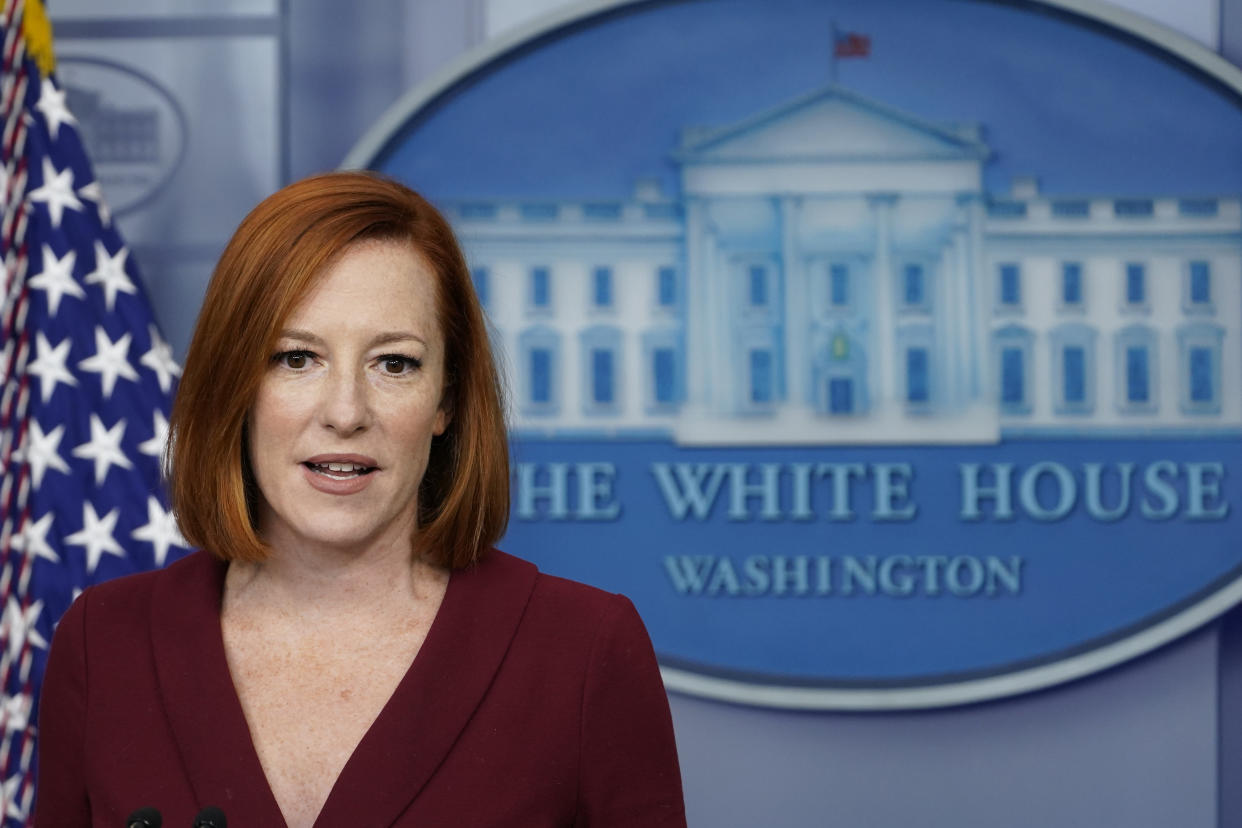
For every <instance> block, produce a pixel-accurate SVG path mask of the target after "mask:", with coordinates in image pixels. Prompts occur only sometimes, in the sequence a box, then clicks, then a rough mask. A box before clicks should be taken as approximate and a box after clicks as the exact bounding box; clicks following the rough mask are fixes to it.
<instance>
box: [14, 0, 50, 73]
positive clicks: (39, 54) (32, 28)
mask: <svg viewBox="0 0 1242 828" xmlns="http://www.w3.org/2000/svg"><path fill="white" fill-rule="evenodd" d="M22 35H23V36H24V37H25V38H26V53H27V54H29V55H30V56H31V57H32V58H34V62H35V63H36V64H37V65H38V67H39V71H40V72H41V73H42V74H43V76H44V77H47V76H48V75H50V74H52V72H53V71H54V70H55V69H56V56H55V55H54V54H53V53H52V23H51V21H49V20H48V19H47V10H46V9H44V8H43V3H42V2H41V0H26V9H25V12H24V13H23V14H22Z"/></svg>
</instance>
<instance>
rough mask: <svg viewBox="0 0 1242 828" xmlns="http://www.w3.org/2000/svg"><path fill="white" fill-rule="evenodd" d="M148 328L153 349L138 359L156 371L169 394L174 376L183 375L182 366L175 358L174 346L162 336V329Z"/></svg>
mask: <svg viewBox="0 0 1242 828" xmlns="http://www.w3.org/2000/svg"><path fill="white" fill-rule="evenodd" d="M147 330H148V331H149V332H150V334H151V350H149V351H147V352H146V353H145V354H143V355H142V358H141V359H139V360H138V361H139V362H141V363H142V364H143V365H145V366H147V367H148V368H150V369H151V370H152V371H154V372H155V378H156V379H157V380H159V383H160V390H161V391H163V392H164V393H165V394H167V393H168V392H169V391H170V390H171V389H172V378H173V377H179V376H181V366H180V365H178V364H177V361H176V360H175V359H173V355H172V346H171V345H169V344H168V343H167V342H165V341H164V338H163V337H162V336H160V329H159V328H157V327H155V326H154V325H148V326H147Z"/></svg>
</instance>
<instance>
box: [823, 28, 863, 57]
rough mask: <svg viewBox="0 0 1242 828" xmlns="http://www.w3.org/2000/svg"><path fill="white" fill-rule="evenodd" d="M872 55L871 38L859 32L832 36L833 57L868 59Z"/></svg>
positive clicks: (838, 33) (837, 33)
mask: <svg viewBox="0 0 1242 828" xmlns="http://www.w3.org/2000/svg"><path fill="white" fill-rule="evenodd" d="M870 54H871V37H870V36H869V35H865V34H859V33H858V32H837V31H835V30H834V31H833V35H832V55H833V57H839V58H852V57H867V56H868V55H870Z"/></svg>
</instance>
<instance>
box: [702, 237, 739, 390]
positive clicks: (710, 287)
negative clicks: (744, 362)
mask: <svg viewBox="0 0 1242 828" xmlns="http://www.w3.org/2000/svg"><path fill="white" fill-rule="evenodd" d="M703 259H704V262H705V265H706V271H707V274H708V279H707V282H708V284H707V313H706V315H707V317H708V318H709V319H710V320H711V321H710V323H709V325H710V327H709V329H708V335H709V340H708V346H707V363H708V366H709V367H708V370H709V371H710V374H709V377H710V379H709V383H710V386H711V392H710V405H709V410H710V411H711V413H713V414H717V415H727V414H731V413H732V409H733V407H734V405H735V404H736V403H735V401H736V399H737V382H738V379H737V371H736V366H735V365H734V362H733V360H734V355H735V344H734V342H733V340H732V337H731V336H730V331H731V325H730V314H731V307H730V301H729V294H730V290H729V288H730V285H731V282H732V279H731V278H730V277H731V275H732V274H731V273H730V272H729V263H728V261H727V260H726V259H725V257H724V256H722V255H721V251H720V231H719V229H718V228H717V227H716V225H715V223H714V222H712V220H711V219H710V218H708V219H707V220H706V221H705V222H704V223H703Z"/></svg>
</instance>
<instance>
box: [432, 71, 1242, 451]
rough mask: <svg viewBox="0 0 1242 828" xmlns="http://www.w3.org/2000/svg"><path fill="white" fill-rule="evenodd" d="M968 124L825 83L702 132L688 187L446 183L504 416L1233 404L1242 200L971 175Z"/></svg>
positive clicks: (674, 419)
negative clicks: (504, 400)
mask: <svg viewBox="0 0 1242 828" xmlns="http://www.w3.org/2000/svg"><path fill="white" fill-rule="evenodd" d="M991 152H992V150H991V148H990V147H989V146H988V145H987V144H986V143H984V141H983V139H982V134H981V130H980V128H979V127H978V126H977V125H965V124H961V125H943V124H932V123H928V122H926V121H922V120H920V119H918V118H916V117H913V116H911V115H909V114H906V113H902V112H898V111H896V110H893V109H891V108H889V107H886V106H884V105H882V104H880V103H877V102H876V101H873V100H868V99H866V98H863V97H862V96H859V95H857V94H855V93H853V92H850V91H848V90H846V89H843V88H841V87H839V86H829V87H826V88H824V89H821V90H818V91H816V92H814V93H812V94H809V95H806V96H804V97H802V98H799V99H797V100H794V101H791V102H789V103H786V104H784V105H782V106H779V107H777V108H775V109H773V110H771V111H768V112H764V113H760V114H758V115H756V116H754V117H752V118H749V119H746V120H744V121H742V122H740V123H737V124H733V125H729V126H725V127H721V128H711V129H704V128H692V129H686V130H685V131H684V134H683V136H682V141H681V145H680V146H679V147H676V148H674V149H673V156H672V157H673V158H674V160H675V161H676V163H677V164H678V165H679V167H680V171H681V195H680V196H679V197H677V198H675V199H674V198H671V197H669V196H667V195H665V194H664V193H662V192H661V191H660V188H659V187H658V186H657V185H656V184H655V183H653V182H651V181H640V182H638V183H637V186H636V188H635V192H634V196H633V197H632V198H631V199H629V200H626V201H598V202H572V203H571V202H563V201H555V200H546V199H545V200H541V199H540V198H539V197H538V195H537V194H532V197H531V198H530V199H528V200H524V201H468V202H467V201H457V202H451V203H449V204H447V205H446V207H447V210H448V212H449V215H450V217H451V219H452V220H453V222H454V225H455V226H456V228H457V230H458V231H459V233H460V234H461V237H462V239H463V242H464V244H465V246H466V252H467V256H468V258H469V259H470V261H471V263H472V266H473V268H474V274H475V278H476V284H477V286H478V289H479V292H480V295H481V297H482V298H483V301H484V304H485V306H486V307H487V310H488V313H489V316H490V318H491V320H492V323H493V325H494V332H493V333H494V336H495V338H496V341H497V343H498V344H499V345H500V346H501V348H500V350H502V351H503V352H504V353H505V354H506V355H507V363H508V365H507V368H508V373H509V376H510V377H511V379H512V384H513V398H514V403H515V404H514V407H513V408H514V412H513V413H514V427H515V428H516V429H518V430H519V431H522V432H528V433H530V432H534V433H544V434H550V435H563V436H572V435H583V436H602V435H618V436H620V435H634V434H640V435H641V434H652V435H671V436H673V437H674V438H675V439H676V440H677V441H678V442H679V443H683V444H696V443H698V444H731V443H736V444H763V443H771V444H808V443H852V442H909V443H932V442H994V441H996V440H998V439H999V438H1000V436H1001V435H1002V434H1006V433H1041V432H1047V433H1052V434H1055V433H1068V432H1080V433H1101V432H1108V433H1112V432H1116V433H1122V434H1124V433H1131V432H1133V433H1150V432H1152V431H1153V430H1155V431H1157V432H1169V431H1174V430H1176V431H1200V430H1208V431H1215V430H1236V429H1239V428H1242V348H1239V335H1240V334H1242V207H1240V203H1239V199H1238V198H1237V197H1232V196H1231V197H1220V198H1217V197H1201V196H1195V197H1187V198H1179V197H1178V196H1176V195H1173V196H1160V197H1151V198H1133V197H1125V198H1116V197H1110V196H1107V195H1100V196H1082V197H1075V198H1068V197H1062V196H1057V197H1045V196H1041V195H1040V193H1039V191H1038V187H1037V186H1036V182H1035V179H1033V178H1032V179H1022V180H1018V181H1016V182H1015V183H1014V185H1013V188H1012V192H1010V193H1007V194H1003V195H998V194H990V193H985V192H984V191H983V167H984V165H985V164H986V163H987V161H988V159H989V157H990V155H991Z"/></svg>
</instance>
